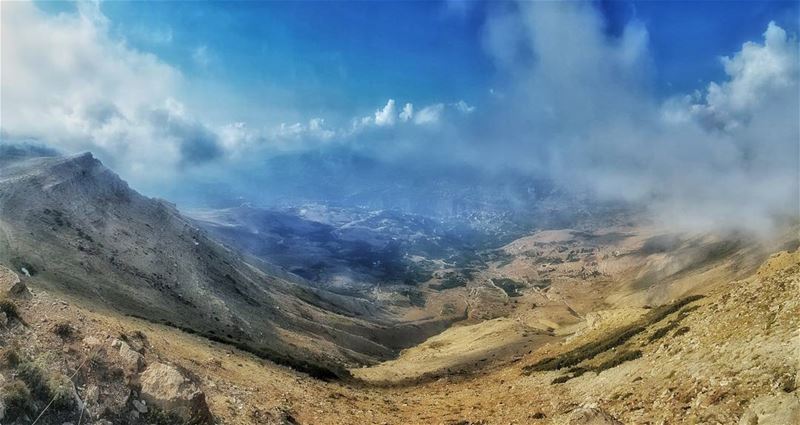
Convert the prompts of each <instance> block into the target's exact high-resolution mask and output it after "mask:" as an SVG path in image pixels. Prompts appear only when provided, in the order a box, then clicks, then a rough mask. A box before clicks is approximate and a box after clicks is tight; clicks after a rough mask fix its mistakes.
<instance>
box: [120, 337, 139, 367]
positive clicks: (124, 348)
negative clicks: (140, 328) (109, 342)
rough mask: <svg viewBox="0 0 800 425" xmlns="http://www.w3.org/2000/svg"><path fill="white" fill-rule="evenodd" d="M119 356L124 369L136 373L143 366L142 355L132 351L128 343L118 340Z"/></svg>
mask: <svg viewBox="0 0 800 425" xmlns="http://www.w3.org/2000/svg"><path fill="white" fill-rule="evenodd" d="M119 356H120V358H122V364H123V366H124V367H125V369H126V370H128V371H131V372H134V373H137V372H139V370H141V368H142V366H144V357H143V356H142V355H141V354H139V353H137V352H136V351H134V350H133V349H132V348H131V347H130V346H129V345H128V344H126V343H124V342H121V341H120V346H119Z"/></svg>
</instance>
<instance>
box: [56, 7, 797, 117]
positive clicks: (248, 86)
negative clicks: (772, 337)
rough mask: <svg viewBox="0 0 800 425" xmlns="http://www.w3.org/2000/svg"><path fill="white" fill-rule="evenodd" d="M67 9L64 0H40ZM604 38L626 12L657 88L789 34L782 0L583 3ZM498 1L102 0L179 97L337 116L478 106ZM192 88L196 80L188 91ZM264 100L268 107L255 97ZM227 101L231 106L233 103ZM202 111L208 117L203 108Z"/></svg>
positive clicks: (712, 76) (242, 109)
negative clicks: (178, 74)
mask: <svg viewBox="0 0 800 425" xmlns="http://www.w3.org/2000/svg"><path fill="white" fill-rule="evenodd" d="M40 4H41V6H42V8H43V9H46V10H49V11H60V10H70V9H74V7H75V6H74V4H72V3H64V2H59V3H51V2H42V3H40ZM594 6H595V7H596V8H598V9H599V10H600V11H601V12H602V14H603V16H604V17H605V19H606V24H607V32H608V34H609V35H611V36H616V35H619V31H620V29H621V28H623V27H624V26H625V25H626V24H627V23H628V22H630V21H631V20H638V21H641V22H642V23H644V24H645V26H646V27H647V30H648V32H649V36H650V47H651V54H652V60H653V62H654V65H655V66H654V69H655V70H656V72H655V73H654V75H653V81H652V82H653V84H654V85H655V87H656V90H657V91H658V92H659V93H661V94H663V95H672V94H674V93H676V92H689V91H692V90H695V89H700V88H702V87H704V86H705V85H706V84H707V83H708V81H712V80H717V79H719V78H720V77H721V76H722V75H723V70H722V68H721V66H720V64H719V59H718V58H719V57H720V56H722V55H727V54H730V52H733V51H735V50H736V49H737V48H738V47H739V46H741V44H742V43H743V42H744V41H747V40H753V39H757V38H758V37H759V36H760V34H761V33H763V31H764V28H765V27H766V25H767V23H768V22H770V21H771V20H773V21H775V22H776V23H778V24H779V25H780V26H781V27H782V28H784V29H786V30H787V31H789V32H790V33H797V28H798V13H800V12H798V2H794V1H785V2H782V1H699V2H687V1H678V2H668V1H601V2H594ZM508 7H513V6H510V5H509V4H508V3H501V2H486V3H484V2H468V3H467V4H466V6H464V5H461V6H459V4H458V3H457V2H440V1H430V2H423V1H420V2H416V1H400V2H392V1H380V2H344V1H343V2H337V1H331V2H323V1H309V2H252V1H247V2H218V3H206V2H190V1H160V2H125V1H113V2H104V3H102V5H101V10H102V12H103V13H104V14H105V15H106V16H107V17H108V18H109V19H110V21H111V22H112V25H113V31H114V33H116V34H118V35H119V36H121V37H124V38H125V39H126V40H127V42H128V43H129V44H130V45H131V46H133V47H135V48H137V49H140V50H143V51H148V52H153V53H155V54H156V55H158V57H159V58H161V59H162V60H164V61H165V62H167V63H169V64H171V65H174V66H176V67H177V68H179V69H180V70H181V71H182V72H183V73H184V74H185V75H186V76H187V77H188V78H190V79H191V80H193V81H194V84H193V85H192V86H191V88H190V89H189V90H188V93H187V96H188V97H198V98H199V99H197V101H199V102H203V101H206V99H203V96H202V94H203V92H209V93H212V95H211V96H210V97H212V98H213V99H214V101H213V102H208V101H206V102H205V103H206V104H205V108H204V109H206V110H207V111H211V110H215V109H219V111H217V112H218V114H219V115H221V116H220V117H219V118H218V119H222V120H224V119H228V120H231V119H236V117H235V116H229V115H231V114H234V115H235V114H236V113H239V114H240V115H243V116H244V117H246V118H249V119H250V120H252V119H255V117H258V114H261V113H266V114H269V113H271V112H273V110H283V111H284V113H285V114H286V115H287V116H286V117H282V119H287V120H290V119H301V118H302V117H300V116H295V115H296V113H295V114H294V115H293V111H302V113H304V114H307V115H308V116H312V115H313V116H316V115H320V114H327V115H328V116H330V118H329V120H330V119H335V118H336V114H337V113H339V114H341V116H339V117H338V118H339V119H346V118H347V117H349V116H350V115H352V114H353V113H355V112H363V111H367V112H368V111H369V110H370V109H373V108H374V107H375V105H378V104H381V103H382V102H385V99H386V98H399V99H406V100H413V101H415V103H433V102H437V101H457V100H459V99H464V100H466V101H468V102H469V103H476V102H477V103H479V102H481V101H482V99H483V98H484V97H485V95H486V93H487V91H488V90H489V89H490V88H492V86H493V84H495V81H496V79H497V75H496V71H497V70H496V69H495V67H494V65H493V63H492V61H491V59H490V58H489V57H487V55H486V53H485V52H484V51H482V49H481V48H479V46H481V37H482V34H483V27H484V22H485V18H486V14H487V13H490V12H491V11H492V10H493V9H499V8H508ZM198 87H199V89H198ZM265 104H268V105H270V109H269V110H262V109H261V106H263V105H265ZM237 105H238V106H237ZM211 115H212V116H213V115H214V114H211Z"/></svg>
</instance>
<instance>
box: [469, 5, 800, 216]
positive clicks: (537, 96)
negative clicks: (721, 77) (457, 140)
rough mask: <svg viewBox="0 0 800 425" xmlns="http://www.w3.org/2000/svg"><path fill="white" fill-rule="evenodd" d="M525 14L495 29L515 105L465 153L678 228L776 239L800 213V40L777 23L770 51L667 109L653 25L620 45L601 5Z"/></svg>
mask: <svg viewBox="0 0 800 425" xmlns="http://www.w3.org/2000/svg"><path fill="white" fill-rule="evenodd" d="M518 9H519V12H518V13H516V14H513V15H512V16H508V15H506V16H502V17H501V18H500V19H493V20H492V19H490V20H489V22H488V23H487V25H488V26H489V27H488V28H487V34H489V35H487V39H488V40H489V41H486V42H485V43H484V44H485V46H486V47H487V48H488V49H489V53H490V55H492V56H493V57H495V58H496V61H497V63H498V65H499V66H501V67H502V69H504V70H505V72H506V74H507V77H508V81H507V82H506V87H505V88H504V90H503V91H504V93H506V95H505V96H504V97H502V98H498V102H497V103H496V104H495V106H494V107H493V109H492V110H489V111H487V110H484V111H483V113H482V114H481V115H482V119H484V120H485V121H484V122H483V125H484V126H485V127H486V128H487V130H485V131H483V132H482V133H481V135H480V136H481V138H482V141H483V142H482V141H479V140H473V141H472V142H470V143H469V144H466V145H462V146H470V148H469V149H470V150H469V151H468V152H465V153H464V155H465V156H468V157H470V158H472V160H473V161H475V162H477V163H480V164H484V165H486V166H498V167H499V166H503V167H509V166H511V167H514V168H517V169H522V170H530V171H535V172H539V173H545V174H548V175H550V176H551V177H553V178H554V179H555V180H556V181H559V182H562V183H563V184H566V185H570V186H573V187H576V188H588V189H590V190H592V191H593V192H594V193H596V194H597V195H599V196H600V197H602V198H606V199H608V198H612V199H626V200H629V201H634V202H641V203H643V204H644V205H646V206H647V207H648V208H649V209H650V210H651V212H652V213H653V215H654V217H656V218H657V219H659V220H661V221H662V222H663V223H666V224H669V225H671V226H675V227H676V228H690V229H713V228H717V229H719V228H737V229H749V230H754V231H763V230H766V229H769V228H770V226H771V223H773V218H774V217H775V216H779V215H788V216H797V214H798V205H800V200H798V193H800V188H799V187H798V185H800V183H799V182H798V180H797V175H798V166H799V165H798V155H800V153H798V143H797V140H800V123H799V122H798V119H797V117H798V114H799V113H800V111H798V110H799V109H800V108H799V107H798V68H797V64H798V57H797V49H798V45H797V40H796V39H794V38H789V37H787V35H786V34H785V32H784V31H783V30H782V29H780V28H778V27H777V26H776V25H775V24H770V26H769V27H768V28H767V30H766V32H765V34H764V42H763V44H762V43H753V42H750V43H745V44H744V45H743V46H742V49H741V51H739V52H736V53H735V54H734V55H732V56H731V57H729V58H725V59H723V65H724V67H725V71H726V73H727V75H728V79H727V80H726V81H722V82H716V83H712V84H710V85H709V87H708V89H707V90H706V91H705V92H704V93H696V94H690V95H685V96H682V97H680V96H679V97H676V98H672V99H669V100H668V101H667V102H663V103H662V102H661V101H660V100H659V99H658V98H656V97H654V96H653V95H652V91H651V90H650V89H649V88H648V82H647V80H648V78H649V75H650V71H651V66H652V63H651V61H650V59H649V58H650V55H649V52H648V41H647V40H648V34H647V31H646V29H645V28H644V27H643V26H642V25H641V24H640V23H637V22H631V23H629V24H628V25H627V26H626V27H625V29H624V31H623V32H622V34H621V35H620V36H617V37H611V36H608V35H607V34H606V32H605V31H604V30H603V28H604V23H603V21H602V16H601V15H600V13H599V12H598V11H597V10H596V9H595V8H593V7H592V6H591V5H587V4H579V3H574V2H564V3H552V2H521V3H519V8H518ZM506 13H508V12H506ZM508 22H515V25H501V24H503V23H508ZM491 40H495V41H496V40H509V42H513V43H514V48H513V49H510V47H509V45H507V44H503V43H494V42H492V41H491ZM520 52H523V53H524V54H519V53H520ZM720 130H723V131H720ZM487 133H489V134H487ZM465 136H466V137H469V135H465ZM487 139H488V140H487ZM462 150H464V148H463V147H462ZM495 152H497V154H495ZM509 152H513V153H514V154H513V155H509Z"/></svg>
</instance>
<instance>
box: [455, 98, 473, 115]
mask: <svg viewBox="0 0 800 425" xmlns="http://www.w3.org/2000/svg"><path fill="white" fill-rule="evenodd" d="M453 107H454V108H456V110H457V111H458V112H461V113H462V114H471V113H473V112H475V107H474V106H472V105H469V104H468V103H467V102H464V101H463V100H459V101H458V102H456V103H454V104H453Z"/></svg>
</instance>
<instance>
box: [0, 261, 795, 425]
mask: <svg viewBox="0 0 800 425" xmlns="http://www.w3.org/2000/svg"><path fill="white" fill-rule="evenodd" d="M0 270H2V269H0ZM9 276H10V277H9ZM14 277H15V276H13V274H8V273H4V274H3V276H2V277H0V283H3V284H2V285H0V289H2V292H3V293H4V294H6V293H7V291H8V289H9V286H10V283H11V282H12V281H13V278H14ZM22 280H23V282H25V281H28V279H26V278H25V277H24V276H23V277H22ZM798 293H800V252H797V251H795V252H791V253H790V252H781V253H778V254H776V255H774V256H772V257H771V258H769V259H768V260H767V261H766V262H765V263H764V264H763V265H762V266H761V267H760V268H759V269H758V271H757V272H756V273H753V274H752V275H750V276H748V277H746V278H744V279H737V280H720V281H715V282H714V285H712V286H710V287H709V289H708V291H707V292H706V293H705V294H704V295H703V296H702V297H690V298H679V299H676V300H673V301H670V302H668V303H666V304H664V305H662V306H659V307H654V308H645V309H610V310H600V311H597V312H595V313H593V314H592V315H591V317H590V316H589V315H587V320H588V321H589V322H590V324H589V325H588V326H587V327H585V328H583V329H582V330H581V331H579V332H573V333H572V334H570V336H569V337H568V338H566V339H564V340H562V341H561V342H558V341H555V340H553V341H551V342H550V343H547V344H544V345H541V346H540V347H538V348H533V349H532V350H530V353H527V352H526V353H525V354H523V355H522V356H521V357H519V358H515V359H512V360H511V361H508V362H504V363H500V364H494V365H491V366H485V367H483V368H481V369H479V370H477V371H476V373H472V374H468V375H461V374H458V373H452V374H449V375H445V376H442V377H441V378H439V379H437V380H433V381H426V382H422V383H419V384H416V385H402V386H388V387H386V386H371V385H363V384H362V385H358V384H354V383H349V384H344V383H341V382H323V381H319V380H315V379H311V378H309V377H308V376H307V375H304V374H300V373H297V372H295V371H293V370H291V369H288V368H284V367H280V366H276V365H275V364H273V363H271V362H269V361H264V360H262V359H259V358H257V357H254V356H252V355H251V354H249V353H246V352H242V351H240V350H237V349H233V348H231V347H229V346H226V345H223V344H218V343H214V342H210V341H208V340H206V339H203V338H200V337H198V336H196V335H191V334H186V333H182V332H180V331H178V330H176V329H174V328H172V327H168V326H163V325H159V324H154V323H152V322H148V321H143V320H139V319H136V318H132V317H125V316H119V315H115V314H113V313H112V312H108V311H103V312H93V311H89V310H86V309H85V308H83V307H80V306H79V305H74V304H70V303H66V302H63V300H61V299H59V297H58V296H54V295H53V294H50V293H48V292H46V291H40V290H33V291H32V294H30V295H27V296H19V295H11V294H9V295H7V296H9V297H10V298H9V299H7V300H5V301H3V303H2V304H0V305H2V306H3V312H2V313H1V314H0V319H3V320H0V343H2V344H1V345H2V347H3V348H2V358H0V385H2V387H1V388H2V389H3V391H0V393H2V394H3V396H4V399H3V401H6V402H7V400H8V397H9V396H10V395H11V394H12V393H11V390H14V389H16V392H14V393H13V394H17V395H19V394H22V395H23V396H25V394H27V393H25V391H24V390H22V389H21V388H23V389H24V388H27V385H28V382H29V381H30V383H32V384H35V383H37V382H42V380H41V379H39V380H36V379H33V377H32V376H31V375H30V373H28V371H31V370H38V371H40V373H41V374H42V375H37V376H42V377H43V378H44V382H45V384H43V385H42V386H41V388H39V390H38V391H31V392H30V393H29V395H27V397H28V398H27V399H26V400H28V401H29V402H30V404H23V405H22V410H19V409H17V410H13V411H11V410H8V409H7V410H6V414H7V415H10V414H11V413H12V412H13V413H14V414H17V415H21V416H16V417H17V418H18V419H17V422H11V423H15V424H20V425H21V424H25V423H29V422H31V420H30V419H31V418H32V417H34V416H35V415H37V414H38V413H40V412H41V411H42V410H43V409H44V407H45V404H46V402H47V401H48V400H49V397H48V396H49V395H50V394H52V393H56V394H66V397H64V396H62V397H60V398H59V400H61V402H60V403H58V404H57V405H54V406H51V407H50V408H49V409H48V410H47V411H46V412H45V414H44V415H43V419H42V420H41V421H40V422H39V423H41V424H57V425H60V424H62V423H64V422H66V421H73V422H75V421H78V420H79V417H81V416H82V417H83V420H84V421H86V422H84V423H88V420H91V421H93V423H100V424H105V425H108V424H109V423H114V424H127V423H131V424H132V423H141V421H142V419H144V420H145V421H149V422H148V423H170V424H172V423H174V424H178V423H186V422H187V421H188V420H187V419H185V418H184V419H181V418H180V417H179V418H172V419H171V421H168V420H167V419H169V418H168V417H164V416H163V415H162V413H163V410H162V406H176V405H177V406H180V405H181V404H180V403H181V402H183V403H187V402H189V399H188V398H187V397H188V395H189V394H187V395H185V396H184V398H180V396H181V394H184V393H180V392H179V393H176V395H177V396H179V397H178V400H177V401H176V400H172V401H169V399H165V398H164V397H159V395H160V394H161V393H160V392H154V391H153V386H152V384H151V380H150V378H151V375H153V374H154V373H155V372H156V371H164V370H166V371H169V370H173V371H174V370H176V371H177V372H172V375H175V374H178V376H181V375H182V376H183V377H184V378H182V379H184V384H183V385H185V386H188V387H190V388H192V391H195V392H192V393H191V395H192V399H191V400H195V401H197V400H199V401H198V402H197V403H198V404H195V406H196V407H198V408H202V409H201V410H198V411H204V409H205V408H206V407H205V406H207V408H208V410H209V411H210V414H211V415H213V417H214V421H215V422H216V423H222V424H282V425H285V424H314V425H320V424H360V423H369V424H398V425H399V424H430V423H434V424H509V423H512V424H513V423H517V424H571V425H579V424H584V425H585V424H620V423H626V424H646V423H675V424H697V423H704V424H705V423H720V424H733V423H739V424H742V425H745V424H747V425H749V424H760V425H785V424H790V423H797V421H798V419H799V418H800V396H799V395H798V386H800V363H799V362H798V359H800V339H798V334H797V332H798V329H800V321H799V320H800V297H798ZM10 305H13V306H15V307H14V308H13V309H12V308H11V307H9V306H10ZM7 312H13V314H9V313H7ZM490 322H491V321H490ZM495 323H496V325H493V326H494V327H495V328H497V329H500V328H502V327H503V326H502V325H499V324H500V323H502V321H501V322H495ZM491 334H494V332H489V333H487V334H483V335H481V334H473V337H472V339H470V337H467V338H465V339H461V340H458V339H451V341H453V342H456V343H457V342H460V341H461V342H463V341H470V340H475V339H478V340H480V339H483V340H484V341H486V342H492V337H491ZM497 335H502V332H501V333H500V334H497ZM462 336H464V335H462ZM487 336H488V338H487ZM443 339H446V338H444V337H436V338H434V339H432V340H431V341H430V342H429V343H426V344H425V345H427V346H428V349H430V348H435V347H432V346H434V345H436V344H434V343H436V342H442V341H443ZM488 345H489V344H487V345H486V346H488ZM439 348H440V349H441V350H442V351H447V350H449V351H454V350H456V349H457V347H453V346H450V347H447V346H440V347H439ZM465 348H466V347H465ZM414 350H416V349H414ZM9 359H15V360H16V361H15V362H13V363H11V362H9ZM417 359H419V357H417ZM41 365H47V371H46V372H44V371H43V369H42V366H41ZM395 370H398V369H394V370H386V373H385V374H384V378H386V379H391V378H392V375H391V373H392V372H393V371H395ZM376 371H377V370H376ZM168 375H169V374H163V376H165V377H166V376H168ZM70 376H71V379H68V378H69V377H70ZM376 378H379V377H378V376H376ZM37 379H38V378H37ZM65 379H66V381H65ZM70 381H71V382H73V383H74V384H70V383H69V382H70ZM59 389H61V390H59ZM169 394H172V393H170V392H169V390H168V389H167V390H165V391H164V395H169ZM200 396H202V398H201V397H200ZM73 397H74V399H75V400H76V401H75V402H70V401H69V400H71V399H72V398H73ZM19 399H20V398H19V397H18V398H15V399H14V400H19ZM78 400H79V401H82V402H85V403H86V404H85V405H86V410H85V411H84V412H81V410H80V409H79V407H78V406H80V404H79V403H78V402H77V401H78ZM200 402H202V403H200ZM169 403H172V404H169ZM176 403H178V404H176ZM7 406H9V405H8V404H7ZM14 406H19V405H14ZM26 418H27V421H26ZM197 419H202V417H200V418H197ZM6 420H9V421H10V420H13V417H10V416H6ZM156 421H159V422H156ZM4 423H5V422H4ZM198 423H201V422H198Z"/></svg>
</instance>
